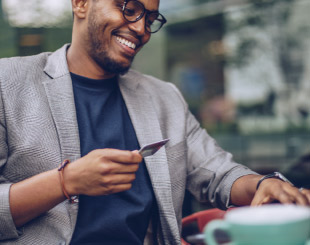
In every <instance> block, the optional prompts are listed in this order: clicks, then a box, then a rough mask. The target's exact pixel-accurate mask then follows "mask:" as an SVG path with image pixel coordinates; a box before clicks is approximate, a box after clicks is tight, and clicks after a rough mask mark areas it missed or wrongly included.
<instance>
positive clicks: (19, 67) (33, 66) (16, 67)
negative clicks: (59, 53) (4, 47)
mask: <svg viewBox="0 0 310 245" xmlns="http://www.w3.org/2000/svg"><path fill="white" fill-rule="evenodd" d="M50 54H51V53H49V52H45V53H40V54H37V55H32V56H16V57H11V58H1V59H0V67H2V69H0V76H1V77H4V76H5V75H6V74H7V75H16V74H19V73H33V72H34V71H36V70H43V69H44V67H45V65H46V62H47V58H48V56H49V55H50Z"/></svg>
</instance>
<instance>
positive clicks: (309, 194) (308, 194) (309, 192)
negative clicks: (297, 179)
mask: <svg viewBox="0 0 310 245" xmlns="http://www.w3.org/2000/svg"><path fill="white" fill-rule="evenodd" d="M299 191H300V192H301V193H302V194H303V195H304V196H305V197H306V198H307V200H308V202H309V203H310V190H308V189H303V188H300V189H299Z"/></svg>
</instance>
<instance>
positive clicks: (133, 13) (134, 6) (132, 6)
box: [124, 1, 144, 22]
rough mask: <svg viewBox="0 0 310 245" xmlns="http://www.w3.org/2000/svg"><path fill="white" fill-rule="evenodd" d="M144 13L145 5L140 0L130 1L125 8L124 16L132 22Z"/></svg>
mask: <svg viewBox="0 0 310 245" xmlns="http://www.w3.org/2000/svg"><path fill="white" fill-rule="evenodd" d="M143 14H144V6H143V5H142V4H141V3H140V2H138V1H128V2H127V4H126V6H125V8H124V16H125V18H126V19H127V20H128V21H130V22H135V21H137V20H139V19H140V18H141V16H143Z"/></svg>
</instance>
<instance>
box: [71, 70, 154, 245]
mask: <svg viewBox="0 0 310 245" xmlns="http://www.w3.org/2000/svg"><path fill="white" fill-rule="evenodd" d="M71 78H72V82H73V91H74V98H75V104H76V113H77V120H78V127H79V134H80V145H81V155H82V156H84V155H86V154H88V153H89V152H90V151H92V150H95V149H103V148H115V149H121V150H136V149H139V143H138V140H137V137H136V134H135V130H134V128H133V125H132V123H131V120H130V117H129V114H128V111H127V108H126V105H125V103H124V100H123V97H122V94H121V92H120V89H119V86H118V82H117V78H113V79H106V80H93V79H88V78H85V77H81V76H78V75H76V74H71ZM154 209H156V206H155V198H154V193H153V190H152V185H151V182H150V179H149V175H148V172H147V169H146V166H145V163H144V161H143V162H142V163H141V164H140V166H139V170H138V171H137V173H136V179H135V180H134V182H133V185H132V188H131V189H130V190H128V191H124V192H120V193H115V194H111V195H105V196H95V197H92V196H84V195H81V196H80V203H79V210H78V217H77V223H76V228H75V231H74V234H73V237H72V241H71V244H109V245H110V244H111V245H120V244H126V245H128V244H135V245H136V244H143V240H144V237H145V235H146V230H147V227H148V224H149V221H150V217H151V214H152V211H154Z"/></svg>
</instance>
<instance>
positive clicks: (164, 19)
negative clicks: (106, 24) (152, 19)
mask: <svg viewBox="0 0 310 245" xmlns="http://www.w3.org/2000/svg"><path fill="white" fill-rule="evenodd" d="M129 2H136V3H138V4H140V5H141V7H142V9H143V11H142V13H141V14H140V15H139V16H138V17H137V18H136V19H135V20H128V19H127V17H126V14H125V9H126V6H127V4H128V3H129ZM122 12H123V17H124V19H125V20H126V21H128V22H130V23H135V22H137V21H139V20H141V19H142V18H143V17H144V15H145V18H146V19H147V16H148V15H150V14H154V13H156V14H158V16H160V17H161V18H162V19H158V17H157V19H156V20H157V21H159V22H160V23H161V24H160V26H159V28H158V29H157V30H156V31H151V27H149V28H148V27H147V25H146V22H145V30H146V31H147V32H148V33H156V32H158V31H159V30H160V29H161V28H162V27H163V25H164V24H165V23H167V20H166V18H165V17H164V16H163V15H162V14H161V13H159V12H158V11H150V10H147V9H146V8H145V6H144V4H143V3H141V2H140V1H137V0H125V1H124V3H123V7H122ZM148 29H150V31H149V30H148Z"/></svg>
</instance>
